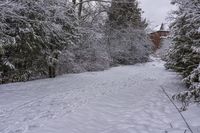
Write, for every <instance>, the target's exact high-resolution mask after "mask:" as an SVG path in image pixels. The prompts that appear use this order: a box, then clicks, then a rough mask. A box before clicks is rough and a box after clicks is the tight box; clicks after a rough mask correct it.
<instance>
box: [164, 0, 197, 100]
mask: <svg viewBox="0 0 200 133" xmlns="http://www.w3.org/2000/svg"><path fill="white" fill-rule="evenodd" d="M172 3H173V4H176V5H177V6H178V9H177V10H176V11H175V12H174V15H175V20H174V21H173V22H172V24H171V29H172V33H173V44H172V48H171V49H170V51H169V54H168V61H167V64H166V67H167V68H170V69H174V70H176V71H177V72H180V73H181V74H182V75H183V77H184V82H185V83H186V84H187V86H188V87H189V88H190V90H193V91H194V90H199V89H200V70H199V64H200V50H199V49H200V33H199V31H198V29H199V27H200V17H199V14H200V1H199V0H173V1H172ZM193 91H192V93H189V92H186V93H182V94H181V95H178V98H180V97H182V96H183V97H185V95H188V96H187V97H186V99H188V98H189V99H192V98H194V97H195V99H196V97H197V95H199V98H200V94H197V93H195V92H198V93H199V91H195V92H193ZM190 94H191V95H190Z"/></svg>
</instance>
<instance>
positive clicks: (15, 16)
mask: <svg viewBox="0 0 200 133" xmlns="http://www.w3.org/2000/svg"><path fill="white" fill-rule="evenodd" d="M0 10H1V12H0V47H1V51H3V52H1V62H3V66H4V67H3V70H2V75H3V77H4V79H5V78H8V79H9V80H11V81H24V80H28V79H31V78H37V77H41V76H42V75H43V76H47V74H48V69H49V66H51V64H52V62H55V61H57V60H58V59H57V58H58V57H57V54H58V53H59V52H56V51H62V50H64V49H67V48H68V47H69V46H71V45H75V41H76V40H77V38H78V35H77V31H78V30H77V29H76V26H77V25H78V23H77V19H76V17H75V12H74V8H72V5H71V4H70V3H69V2H67V1H65V0H31V1H30V0H6V1H2V2H1V3H0ZM55 53H57V54H55ZM53 64H55V63H53ZM11 69H12V70H11ZM5 82H6V81H5Z"/></svg>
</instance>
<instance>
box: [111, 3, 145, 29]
mask: <svg viewBox="0 0 200 133" xmlns="http://www.w3.org/2000/svg"><path fill="white" fill-rule="evenodd" d="M141 14H142V11H141V9H140V8H139V7H138V2H137V1H136V0H120V1H119V0H112V4H111V8H110V11H109V13H108V15H109V24H110V27H111V28H117V29H119V28H127V27H134V28H141V27H145V26H147V25H146V23H145V21H142V18H141Z"/></svg>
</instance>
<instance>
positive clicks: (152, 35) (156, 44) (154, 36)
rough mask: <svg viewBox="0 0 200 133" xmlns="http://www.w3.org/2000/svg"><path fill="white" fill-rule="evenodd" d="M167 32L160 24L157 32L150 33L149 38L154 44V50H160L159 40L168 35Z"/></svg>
mask: <svg viewBox="0 0 200 133" xmlns="http://www.w3.org/2000/svg"><path fill="white" fill-rule="evenodd" d="M169 33H170V32H169V30H167V29H166V28H165V25H164V24H162V25H161V26H160V27H159V29H158V30H157V31H154V32H152V33H150V38H151V40H152V42H153V44H154V50H157V49H158V48H160V44H161V40H162V39H163V38H164V37H167V36H168V35H169Z"/></svg>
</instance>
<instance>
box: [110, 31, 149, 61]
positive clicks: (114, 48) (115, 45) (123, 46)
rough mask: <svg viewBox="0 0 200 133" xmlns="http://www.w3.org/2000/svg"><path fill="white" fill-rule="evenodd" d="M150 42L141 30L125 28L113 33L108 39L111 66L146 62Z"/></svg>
mask: <svg viewBox="0 0 200 133" xmlns="http://www.w3.org/2000/svg"><path fill="white" fill-rule="evenodd" d="M150 44H151V42H150V41H149V39H148V36H147V35H146V33H145V32H144V31H143V30H136V29H133V28H127V29H123V30H116V31H115V32H114V31H113V32H112V33H111V35H110V38H109V47H110V55H111V58H112V60H113V63H112V64H113V65H117V64H124V65H130V64H135V63H138V62H146V61H147V60H148V57H149V54H150V46H151V45H150Z"/></svg>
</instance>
